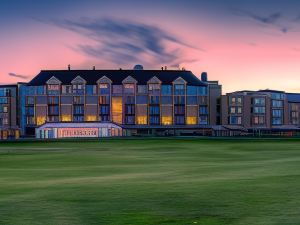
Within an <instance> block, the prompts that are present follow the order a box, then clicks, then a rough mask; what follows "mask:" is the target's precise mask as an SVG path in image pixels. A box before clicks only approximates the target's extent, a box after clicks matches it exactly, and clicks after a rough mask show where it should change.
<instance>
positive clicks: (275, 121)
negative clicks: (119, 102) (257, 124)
mask: <svg viewBox="0 0 300 225" xmlns="http://www.w3.org/2000/svg"><path fill="white" fill-rule="evenodd" d="M272 125H282V118H276V117H275V118H272Z"/></svg>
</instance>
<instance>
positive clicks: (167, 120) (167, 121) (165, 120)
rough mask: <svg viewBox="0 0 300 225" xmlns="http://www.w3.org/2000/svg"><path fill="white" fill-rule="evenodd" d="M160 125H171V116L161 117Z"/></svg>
mask: <svg viewBox="0 0 300 225" xmlns="http://www.w3.org/2000/svg"><path fill="white" fill-rule="evenodd" d="M161 123H162V125H172V116H162V117H161Z"/></svg>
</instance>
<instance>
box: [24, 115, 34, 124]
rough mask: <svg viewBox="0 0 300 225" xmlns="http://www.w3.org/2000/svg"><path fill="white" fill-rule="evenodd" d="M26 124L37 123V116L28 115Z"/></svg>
mask: <svg viewBox="0 0 300 225" xmlns="http://www.w3.org/2000/svg"><path fill="white" fill-rule="evenodd" d="M26 124H27V125H35V118H34V116H27V117H26Z"/></svg>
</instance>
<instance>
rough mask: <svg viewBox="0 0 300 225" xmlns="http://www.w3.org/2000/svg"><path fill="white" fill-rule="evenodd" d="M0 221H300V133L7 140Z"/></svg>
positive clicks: (1, 154) (1, 155)
mask: <svg viewBox="0 0 300 225" xmlns="http://www.w3.org/2000/svg"><path fill="white" fill-rule="evenodd" d="M0 224H5V225H10V224H13V225H16V224H17V225H18V224H20V225H27V224H28V225H29V224H30V225H35V224H38V225H48V224H49V225H66V224H68V225H73V224H74V225H76V224H83V225H88V224H104V225H125V224H128V225H129V224H130V225H135V224H139V225H147V224H153V225H157V224H180V225H186V224H198V225H199V224H201V225H223V224H230V225H237V224H243V225H265V224H266V225H267V224H268V225H269V224H278V225H285V224H289V225H291V224H295V225H299V224H300V141H297V140H268V141H267V140H264V141H253V140H232V141H230V140H227V141H226V140H201V139H186V140H184V139H182V140H179V139H170V140H167V139H148V140H105V141H100V142H84V141H82V142H50V143H38V142H37V143H0Z"/></svg>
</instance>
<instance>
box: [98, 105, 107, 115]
mask: <svg viewBox="0 0 300 225" xmlns="http://www.w3.org/2000/svg"><path fill="white" fill-rule="evenodd" d="M99 114H100V115H109V106H108V105H100V107H99Z"/></svg>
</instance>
